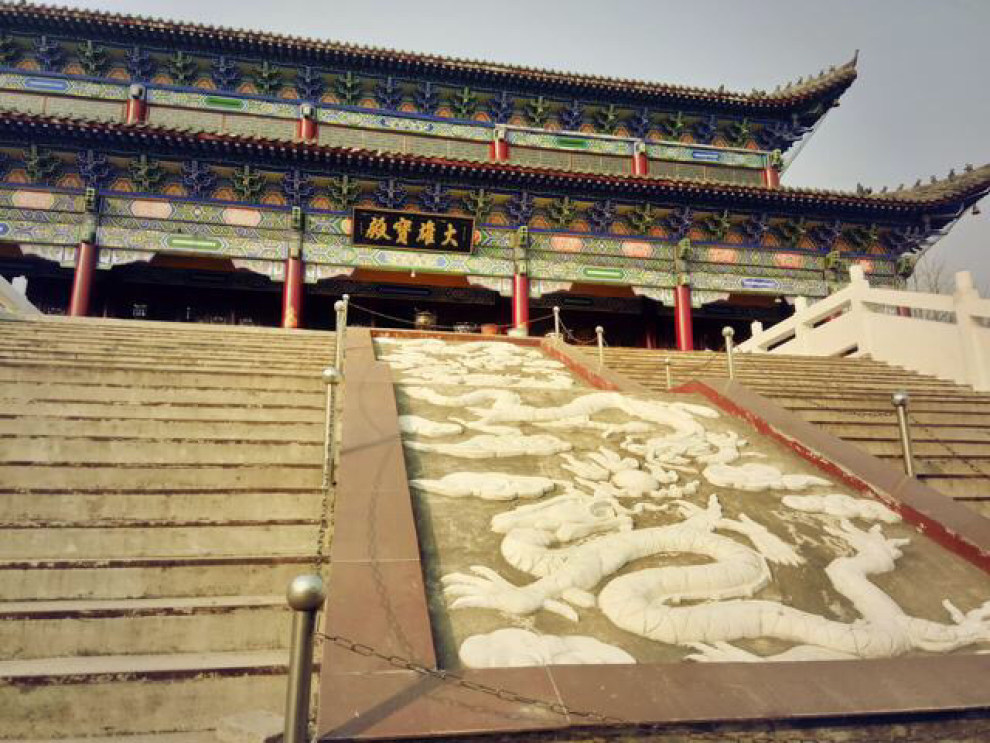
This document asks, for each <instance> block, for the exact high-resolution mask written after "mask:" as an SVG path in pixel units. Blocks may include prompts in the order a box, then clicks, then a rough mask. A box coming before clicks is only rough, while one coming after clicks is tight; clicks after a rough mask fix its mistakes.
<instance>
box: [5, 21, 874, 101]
mask: <svg viewBox="0 0 990 743" xmlns="http://www.w3.org/2000/svg"><path fill="white" fill-rule="evenodd" d="M0 23H2V24H3V25H5V26H7V30H8V31H9V30H11V29H13V28H25V29H38V30H41V31H47V32H49V33H58V32H62V33H73V32H75V33H82V34H89V35H91V36H92V35H99V36H101V37H103V38H107V39H118V40H127V41H131V42H139V41H140V42H146V43H147V42H153V43H160V44H166V45H176V46H178V45H183V46H187V47H191V48H198V49H202V50H203V51H206V52H216V51H218V50H226V51H227V52H229V53H246V54H258V55H262V56H268V57H271V58H274V59H277V60H278V61H281V62H283V63H287V64H291V63H315V64H327V65H332V66H349V65H358V66H361V67H363V68H367V69H372V70H374V69H381V70H383V71H385V70H388V71H391V72H392V73H393V74H398V75H402V74H410V75H430V74H432V75H439V76H453V77H457V78H458V79H461V80H472V81H474V82H477V83H479V84H482V85H484V84H488V85H492V86H501V85H509V84H517V85H522V86H524V87H527V88H531V89H542V90H547V91H551V90H553V91H557V92H559V93H561V94H569V95H574V96H596V95H602V96H613V97H625V98H628V100H629V101H630V102H640V103H643V104H647V103H654V102H655V103H665V104H668V105H688V106H690V105H694V106H698V107H704V108H721V109H726V110H731V111H735V112H740V113H746V112H749V113H757V114H758V113H762V114H766V115H772V114H774V113H777V114H781V113H782V114H788V113H791V112H797V111H799V110H803V109H807V108H808V107H810V106H814V105H815V104H817V103H825V104H827V105H825V106H824V107H823V108H822V109H821V111H822V112H824V110H827V108H828V106H829V105H831V104H832V103H833V102H834V101H835V100H836V99H838V98H839V96H840V95H842V93H843V92H844V91H845V90H846V88H848V87H849V86H850V85H851V84H852V82H853V81H854V80H855V79H856V58H855V57H854V58H853V59H851V60H850V61H849V62H847V63H845V64H843V65H841V66H839V67H833V68H832V69H830V70H828V71H823V72H821V73H820V74H818V75H817V76H811V77H808V78H807V80H805V79H800V80H798V81H797V82H794V83H789V84H787V85H784V86H782V87H779V88H778V89H777V90H775V91H773V92H765V91H759V90H753V91H751V92H749V93H742V92H733V91H727V90H725V89H724V87H719V88H718V89H711V88H698V87H690V86H684V85H670V84H666V83H655V82H645V81H641V80H628V79H621V78H614V77H603V76H598V75H584V74H576V73H569V72H560V71H556V70H546V69H540V68H534V67H523V66H517V65H508V64H502V63H498V62H486V61H476V60H468V59H458V58H454V57H442V56H439V55H433V54H417V53H412V52H403V51H396V50H392V49H382V48H377V47H371V46H363V45H358V44H346V43H340V42H330V41H322V40H318V39H309V38H303V37H298V36H289V35H284V34H276V33H270V32H263V31H244V30H238V29H231V28H225V27H220V26H208V25H205V24H199V23H187V22H180V21H171V20H163V19H158V18H147V17H141V16H131V15H124V14H120V13H109V12H103V11H93V10H83V9H78V8H66V7H61V6H54V5H34V4H28V3H18V4H16V5H14V4H6V3H4V4H0Z"/></svg>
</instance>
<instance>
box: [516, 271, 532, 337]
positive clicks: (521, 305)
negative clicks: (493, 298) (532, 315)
mask: <svg viewBox="0 0 990 743" xmlns="http://www.w3.org/2000/svg"><path fill="white" fill-rule="evenodd" d="M512 324H513V326H514V327H517V328H526V330H529V276H527V275H526V274H521V273H517V274H516V275H515V276H513V277H512Z"/></svg>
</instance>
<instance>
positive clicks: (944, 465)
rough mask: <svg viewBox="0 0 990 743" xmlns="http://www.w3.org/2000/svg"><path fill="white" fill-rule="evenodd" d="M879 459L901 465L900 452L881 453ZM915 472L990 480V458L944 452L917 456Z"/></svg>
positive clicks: (923, 475)
mask: <svg viewBox="0 0 990 743" xmlns="http://www.w3.org/2000/svg"><path fill="white" fill-rule="evenodd" d="M878 459H882V460H886V461H890V462H891V463H893V464H896V466H898V467H900V466H901V462H902V457H901V455H900V454H881V455H880V456H879V457H878ZM914 464H915V472H916V473H917V474H918V476H919V477H922V478H923V477H927V476H945V475H951V476H952V477H958V478H966V479H977V480H990V458H987V457H976V456H958V457H957V456H953V455H951V454H948V453H943V455H942V456H928V457H915V460H914Z"/></svg>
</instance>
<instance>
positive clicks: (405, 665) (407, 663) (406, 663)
mask: <svg viewBox="0 0 990 743" xmlns="http://www.w3.org/2000/svg"><path fill="white" fill-rule="evenodd" d="M317 636H318V637H320V638H321V639H323V640H326V641H327V642H330V643H333V644H334V645H336V646H337V647H340V648H343V649H344V650H347V651H349V652H351V653H355V654H356V655H361V656H363V657H365V658H377V659H378V660H382V661H385V662H386V663H388V664H389V665H390V666H392V667H394V668H401V669H402V670H405V671H413V672H414V673H418V674H420V675H421V676H427V677H429V678H434V679H436V680H438V681H442V682H443V683H445V684H450V685H451V686H457V687H460V688H462V689H467V690H468V691H474V692H477V693H479V694H487V695H488V696H493V697H497V698H498V699H501V700H503V701H506V702H516V703H519V704H526V705H529V706H531V707H537V708H539V709H542V710H546V711H547V712H552V713H553V714H555V715H560V716H562V717H577V718H580V719H582V720H588V721H590V722H596V723H600V724H605V725H627V724H629V720H625V719H623V718H621V717H612V716H609V715H603V714H601V713H599V712H590V711H587V710H576V709H571V708H570V707H568V706H567V705H565V704H562V703H560V702H547V701H546V700H543V699H536V698H535V697H528V696H526V695H524V694H519V693H518V692H515V691H512V690H511V689H505V688H503V687H500V686H491V685H489V684H482V683H480V682H478V681H471V680H469V679H466V678H464V677H463V676H460V675H458V674H456V673H453V672H451V671H446V670H443V669H440V668H430V667H429V666H425V665H423V664H422V663H417V662H416V661H413V660H409V659H408V658H403V657H402V656H401V655H392V654H388V653H383V652H381V651H380V650H377V649H375V648H373V647H372V646H371V645H366V644H365V643H361V642H355V641H354V640H350V639H348V638H346V637H341V636H340V635H328V634H325V633H323V632H318V633H317Z"/></svg>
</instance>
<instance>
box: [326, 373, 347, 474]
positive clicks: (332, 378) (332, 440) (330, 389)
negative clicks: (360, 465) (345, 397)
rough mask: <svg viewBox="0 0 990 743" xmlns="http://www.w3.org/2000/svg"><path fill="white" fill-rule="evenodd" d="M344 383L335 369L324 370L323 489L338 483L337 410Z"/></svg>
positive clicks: (342, 376)
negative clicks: (325, 406) (325, 408)
mask: <svg viewBox="0 0 990 743" xmlns="http://www.w3.org/2000/svg"><path fill="white" fill-rule="evenodd" d="M343 381H344V375H343V374H341V373H340V372H339V371H338V370H337V369H336V368H335V367H332V366H328V367H327V368H326V369H324V370H323V382H324V383H325V384H326V386H327V417H326V430H325V431H324V435H323V488H324V490H326V489H327V488H329V487H331V486H334V485H336V483H337V461H338V459H339V456H338V453H337V450H338V449H339V448H340V447H339V446H338V445H337V439H338V437H337V420H338V419H339V418H340V415H339V412H340V411H339V410H338V409H337V407H338V404H339V399H340V383H341V382H343Z"/></svg>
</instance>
